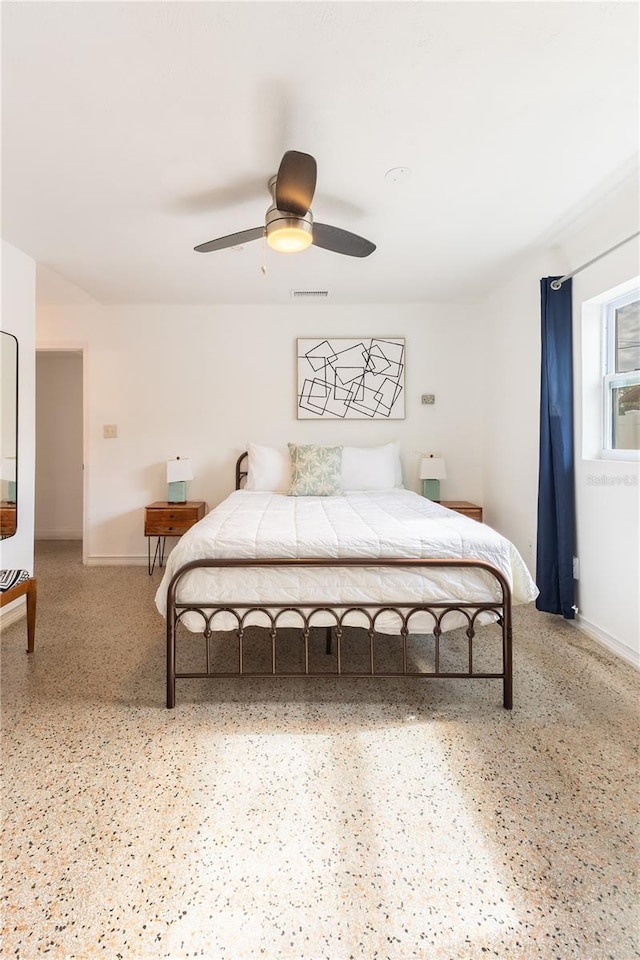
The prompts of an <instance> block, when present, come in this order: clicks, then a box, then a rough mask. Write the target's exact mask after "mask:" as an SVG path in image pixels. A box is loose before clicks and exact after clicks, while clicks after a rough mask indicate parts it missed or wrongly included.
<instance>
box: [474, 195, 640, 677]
mask: <svg viewBox="0 0 640 960" xmlns="http://www.w3.org/2000/svg"><path fill="white" fill-rule="evenodd" d="M637 211H638V197H637V183H636V182H631V183H627V184H625V185H623V186H622V187H621V188H620V189H619V190H618V191H617V192H616V193H615V194H614V195H611V196H610V197H609V198H607V200H606V201H603V202H602V203H601V204H600V205H599V208H598V209H597V210H594V211H593V212H592V214H591V216H590V217H589V219H585V220H583V221H582V222H581V223H579V224H575V225H574V226H573V227H572V228H567V229H565V232H564V235H563V236H562V237H561V238H556V241H555V242H554V246H553V248H550V249H548V250H546V251H544V252H541V253H539V254H537V255H535V256H534V255H532V256H531V258H530V259H529V260H528V262H525V263H522V264H521V265H520V266H519V268H518V270H517V271H516V273H515V275H514V276H513V278H512V279H511V280H510V282H509V283H508V284H505V285H504V286H503V287H502V288H500V289H499V290H497V291H496V293H495V294H494V295H493V296H492V297H491V298H490V300H488V301H487V303H486V304H484V306H483V315H484V327H485V334H486V344H487V348H488V352H487V368H486V370H487V378H486V391H485V399H486V407H485V418H484V431H483V449H484V457H483V463H484V476H483V486H484V501H485V503H484V505H485V518H486V520H487V522H488V523H490V524H491V523H492V522H493V520H494V519H495V518H496V517H499V518H500V529H501V531H502V532H503V533H505V534H506V535H507V536H508V537H509V538H510V539H511V540H513V542H514V543H515V544H516V546H518V547H519V549H520V550H521V552H522V553H523V556H524V559H525V561H526V562H527V564H528V565H529V567H530V569H534V568H535V550H536V526H537V484H538V442H539V395H540V387H539V383H540V287H539V280H540V278H541V277H543V276H550V275H555V274H564V273H565V272H569V271H570V270H572V269H574V268H575V267H579V266H580V265H581V264H583V263H586V262H587V261H588V260H590V259H592V258H593V257H596V256H598V255H599V254H600V253H602V252H603V251H605V250H607V249H608V248H609V247H612V246H613V245H614V244H616V243H618V242H619V241H620V240H622V239H624V238H625V237H628V236H630V235H631V234H632V233H634V232H635V231H636V230H637V229H638V222H637V221H638V213H637ZM638 263H639V259H638V245H637V243H630V244H627V245H625V246H624V247H621V248H620V249H619V250H618V251H616V252H615V253H612V254H610V255H609V256H607V257H605V258H603V259H602V260H600V261H599V262H598V263H597V264H594V265H593V266H591V267H589V268H588V269H587V270H585V271H583V272H582V273H580V274H579V275H578V276H576V277H575V278H574V281H573V311H574V376H575V388H574V397H575V399H574V411H575V451H576V538H577V554H578V558H579V560H580V579H579V582H578V584H577V600H576V602H577V605H578V607H579V616H578V619H577V622H578V624H579V625H580V626H581V627H583V628H584V629H586V630H587V631H588V632H591V633H592V634H593V635H594V636H597V637H598V639H600V640H602V641H603V642H605V643H607V644H608V645H609V646H610V647H612V649H615V650H616V651H617V652H618V653H620V654H622V655H623V656H625V657H626V658H628V659H630V660H631V661H632V662H635V663H638V662H640V607H639V601H638V588H639V584H640V537H639V519H638V486H637V484H638V463H637V462H635V463H634V462H623V461H618V462H608V463H607V462H604V461H602V460H595V461H594V460H593V459H590V458H587V457H585V456H584V454H583V443H582V419H583V397H582V378H581V368H582V345H583V343H582V304H583V302H584V301H585V300H588V299H589V298H592V297H595V296H597V295H599V294H602V293H603V292H605V291H606V290H609V289H611V288H612V287H614V286H616V285H617V284H620V283H622V282H624V281H625V280H628V279H630V278H631V277H634V276H636V275H637V274H638V272H639V268H638ZM598 404H599V400H598ZM598 404H597V413H596V414H594V412H593V410H592V409H591V408H588V409H586V410H585V416H586V417H587V418H589V417H593V416H594V415H596V416H598V417H599V405H598ZM594 476H597V477H601V476H602V477H609V478H612V479H611V482H610V483H609V484H608V485H605V484H604V483H600V484H594V482H593V477H594Z"/></svg>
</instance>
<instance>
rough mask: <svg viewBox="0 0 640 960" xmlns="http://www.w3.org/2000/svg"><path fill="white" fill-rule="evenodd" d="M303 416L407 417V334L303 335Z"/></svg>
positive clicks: (300, 407)
mask: <svg viewBox="0 0 640 960" xmlns="http://www.w3.org/2000/svg"><path fill="white" fill-rule="evenodd" d="M297 346H298V349H297V357H298V361H297V362H298V420H313V419H325V420H327V419H333V420H403V419H404V368H405V345H404V338H403V337H383V338H379V337H371V338H360V339H343V338H337V339H336V338H334V339H331V340H320V339H313V340H298V342H297Z"/></svg>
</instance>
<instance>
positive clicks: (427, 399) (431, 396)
mask: <svg viewBox="0 0 640 960" xmlns="http://www.w3.org/2000/svg"><path fill="white" fill-rule="evenodd" d="M422 402H423V403H435V402H436V395H435V393H423V394H422Z"/></svg>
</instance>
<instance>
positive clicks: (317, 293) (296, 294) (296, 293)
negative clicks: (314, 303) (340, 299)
mask: <svg viewBox="0 0 640 960" xmlns="http://www.w3.org/2000/svg"><path fill="white" fill-rule="evenodd" d="M291 296H292V297H293V299H294V300H299V299H301V298H302V297H304V298H306V299H307V300H323V299H324V298H326V297H328V296H329V291H328V290H292V291H291Z"/></svg>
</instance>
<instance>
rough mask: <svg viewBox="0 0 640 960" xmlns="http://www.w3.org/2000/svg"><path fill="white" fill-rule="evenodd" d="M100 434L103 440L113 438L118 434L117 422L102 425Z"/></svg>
mask: <svg viewBox="0 0 640 960" xmlns="http://www.w3.org/2000/svg"><path fill="white" fill-rule="evenodd" d="M102 436H103V438H104V439H105V440H114V439H115V438H116V437H117V436H118V427H117V424H115V423H105V424H104V426H103V427H102Z"/></svg>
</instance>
